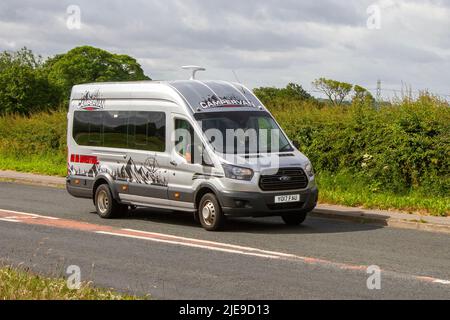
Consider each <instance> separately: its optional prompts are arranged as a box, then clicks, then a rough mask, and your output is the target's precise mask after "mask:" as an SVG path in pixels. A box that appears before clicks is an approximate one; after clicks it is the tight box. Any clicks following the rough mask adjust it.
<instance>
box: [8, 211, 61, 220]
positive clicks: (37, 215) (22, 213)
mask: <svg viewBox="0 0 450 320" xmlns="http://www.w3.org/2000/svg"><path fill="white" fill-rule="evenodd" d="M0 211H2V212H8V213H12V214H19V215H25V216H30V217H35V218H45V219H51V220H59V218H56V217H50V216H43V215H40V214H36V213H27V212H19V211H13V210H4V209H0Z"/></svg>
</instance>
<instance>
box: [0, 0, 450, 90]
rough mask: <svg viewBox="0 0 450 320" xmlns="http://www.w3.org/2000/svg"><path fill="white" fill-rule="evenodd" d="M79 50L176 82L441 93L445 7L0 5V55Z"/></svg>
mask: <svg viewBox="0 0 450 320" xmlns="http://www.w3.org/2000/svg"><path fill="white" fill-rule="evenodd" d="M373 4H375V5H377V7H375V8H379V10H380V18H381V19H380V20H376V15H373V13H374V12H376V11H374V7H370V8H369V6H371V5H373ZM69 5H78V6H79V8H80V10H81V28H80V29H70V28H68V27H67V19H68V18H70V17H73V15H69V14H68V13H67V8H68V6H69ZM368 8H369V13H368V11H367V10H368ZM374 17H375V20H374V19H373V18H374ZM368 19H369V26H371V28H369V27H368V24H367V22H368ZM70 21H73V20H70ZM70 21H69V22H70ZM377 22H379V24H378V26H379V27H380V28H379V29H377V28H373V27H374V26H375V27H376V26H377ZM79 45H92V46H96V47H100V48H103V49H106V50H109V51H112V52H116V53H124V54H129V55H131V56H133V57H135V58H137V60H138V61H139V62H140V63H141V65H142V67H143V68H144V70H145V72H146V74H147V75H149V76H150V77H152V78H153V79H185V78H187V77H188V75H187V73H186V71H181V70H180V68H179V67H180V66H182V65H186V64H198V65H201V66H204V67H206V68H207V69H208V70H207V72H206V73H203V74H200V75H199V78H203V79H206V78H208V79H224V80H235V78H234V75H233V72H232V70H234V71H235V72H236V74H237V76H238V78H239V80H240V81H241V82H243V83H244V84H246V85H248V86H249V87H251V88H253V87H257V86H285V85H286V84H287V83H288V82H297V83H300V84H302V85H303V86H304V87H305V88H306V89H311V81H312V80H314V79H316V78H318V77H327V78H332V79H337V80H341V81H347V82H350V83H358V84H360V85H363V86H366V87H368V88H375V87H376V81H377V79H381V80H382V86H383V87H384V88H397V89H400V88H401V87H402V83H405V84H406V85H409V86H411V87H412V88H413V89H425V88H429V89H430V90H432V91H434V92H436V93H442V94H448V95H450V1H449V0H422V1H419V0H407V1H406V0H405V1H404V0H381V1H366V0H345V1H344V0H339V1H332V0H310V1H308V0H305V1H299V0H268V1H264V0H239V1H234V0H226V1H219V0H203V1H201V0H178V1H175V0H173V1H172V0H171V1H168V0H159V1H152V0H136V1H133V0H128V1H111V0H109V1H106V0H105V1H93V0H89V1H85V0H78V1H76V0H73V1H61V0H53V1H50V0H37V1H36V0H34V1H32V0H29V1H26V0H2V2H1V3H0V50H16V49H19V48H21V47H23V46H27V47H28V48H30V49H32V50H33V51H35V52H36V53H40V54H41V55H43V56H49V55H54V54H56V53H62V52H65V51H67V50H69V49H71V48H73V47H75V46H79Z"/></svg>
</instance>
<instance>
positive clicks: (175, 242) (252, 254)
mask: <svg viewBox="0 0 450 320" xmlns="http://www.w3.org/2000/svg"><path fill="white" fill-rule="evenodd" d="M95 233H100V234H108V235H112V236H119V237H126V238H134V239H140V240H148V241H154V242H163V243H170V244H177V245H181V246H187V247H194V248H201V249H207V250H213V251H222V252H228V253H237V254H243V255H250V256H256V257H262V258H270V259H279V258H280V257H279V256H275V255H270V254H262V253H255V252H245V251H241V250H233V249H227V248H221V247H211V246H207V245H200V244H195V243H189V242H181V241H174V240H165V239H158V238H151V237H143V236H137V235H132V234H125V233H120V232H108V231H95Z"/></svg>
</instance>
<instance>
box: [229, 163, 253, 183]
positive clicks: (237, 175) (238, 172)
mask: <svg viewBox="0 0 450 320" xmlns="http://www.w3.org/2000/svg"><path fill="white" fill-rule="evenodd" d="M222 167H223V170H224V171H225V177H227V178H230V179H237V180H247V181H249V180H252V178H253V170H252V169H249V168H243V167H237V166H232V165H230V164H222Z"/></svg>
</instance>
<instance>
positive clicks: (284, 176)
mask: <svg viewBox="0 0 450 320" xmlns="http://www.w3.org/2000/svg"><path fill="white" fill-rule="evenodd" d="M307 185H308V177H307V176H306V174H305V172H304V171H303V169H302V168H280V169H278V172H277V173H276V174H273V175H261V177H260V178H259V187H260V188H261V190H263V191H276V190H293V189H304V188H306V186H307Z"/></svg>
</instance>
